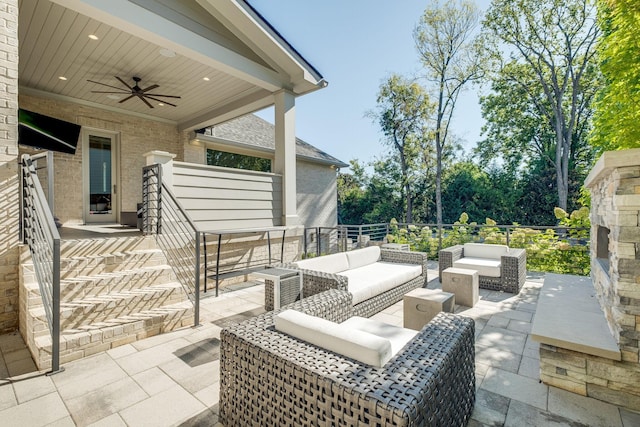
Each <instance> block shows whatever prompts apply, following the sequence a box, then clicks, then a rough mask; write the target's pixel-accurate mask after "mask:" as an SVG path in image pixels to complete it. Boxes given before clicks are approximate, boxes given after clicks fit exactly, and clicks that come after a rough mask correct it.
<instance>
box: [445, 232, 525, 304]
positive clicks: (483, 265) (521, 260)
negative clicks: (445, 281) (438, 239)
mask: <svg viewBox="0 0 640 427" xmlns="http://www.w3.org/2000/svg"><path fill="white" fill-rule="evenodd" d="M449 267H457V268H465V269H471V270H477V271H478V279H479V285H480V287H481V288H484V289H490V290H494V291H504V292H511V293H513V294H517V293H518V292H520V288H521V287H522V285H524V282H525V280H526V277H527V252H526V251H525V250H524V249H515V248H509V247H507V246H505V245H492V244H483V243H465V244H464V245H455V246H451V247H448V248H446V249H442V250H441V251H440V253H439V255H438V271H439V275H440V280H442V272H443V271H444V270H445V269H447V268H449Z"/></svg>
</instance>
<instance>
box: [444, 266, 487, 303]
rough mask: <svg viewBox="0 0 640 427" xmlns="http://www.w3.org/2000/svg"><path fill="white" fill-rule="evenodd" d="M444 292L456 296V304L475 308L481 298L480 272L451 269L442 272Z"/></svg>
mask: <svg viewBox="0 0 640 427" xmlns="http://www.w3.org/2000/svg"><path fill="white" fill-rule="evenodd" d="M442 290H443V291H444V292H451V293H453V294H455V295H456V303H458V304H460V305H465V306H467V307H473V306H474V305H475V304H476V303H477V302H478V299H479V298H480V291H479V280H478V272H477V271H475V270H468V269H466V268H455V267H449V268H447V269H445V270H444V271H443V272H442Z"/></svg>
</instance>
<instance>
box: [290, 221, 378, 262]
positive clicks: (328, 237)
mask: <svg viewBox="0 0 640 427" xmlns="http://www.w3.org/2000/svg"><path fill="white" fill-rule="evenodd" d="M388 233H389V224H386V223H380V224H360V225H338V226H335V227H306V228H305V229H304V237H303V240H304V241H303V247H304V249H303V253H304V256H305V258H307V257H311V256H319V255H323V254H330V253H336V252H344V251H350V250H352V249H357V248H363V247H366V246H369V245H370V244H372V243H376V242H377V243H378V244H381V243H384V242H385V241H386V240H385V239H386V237H387V234H388Z"/></svg>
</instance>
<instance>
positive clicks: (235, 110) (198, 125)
mask: <svg viewBox="0 0 640 427" xmlns="http://www.w3.org/2000/svg"><path fill="white" fill-rule="evenodd" d="M273 103H274V98H273V94H272V93H271V92H269V91H266V90H260V91H258V92H254V93H252V94H250V95H247V96H245V97H243V98H239V99H237V100H236V101H233V102H230V103H228V104H225V105H224V106H223V107H217V108H212V109H210V110H207V111H204V112H202V113H201V114H198V115H197V116H196V117H193V118H190V119H188V120H185V121H182V122H180V123H178V131H190V130H194V129H202V128H203V127H207V126H213V125H217V124H220V123H223V122H226V121H228V120H231V119H234V118H236V117H240V116H244V115H245V114H249V113H253V112H255V111H258V110H262V109H263V108H267V107H269V106H271V105H273Z"/></svg>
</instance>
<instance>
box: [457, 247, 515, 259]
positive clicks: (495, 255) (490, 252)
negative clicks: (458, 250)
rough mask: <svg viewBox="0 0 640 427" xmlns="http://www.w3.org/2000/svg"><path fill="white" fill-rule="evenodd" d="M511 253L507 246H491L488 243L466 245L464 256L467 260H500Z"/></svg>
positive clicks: (463, 251)
mask: <svg viewBox="0 0 640 427" xmlns="http://www.w3.org/2000/svg"><path fill="white" fill-rule="evenodd" d="M508 252H509V247H508V246H505V245H491V244H488V243H465V244H464V248H463V250H462V256H463V257H465V258H467V257H471V258H490V259H498V260H499V259H500V257H501V256H502V255H506V254H507V253H508Z"/></svg>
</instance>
